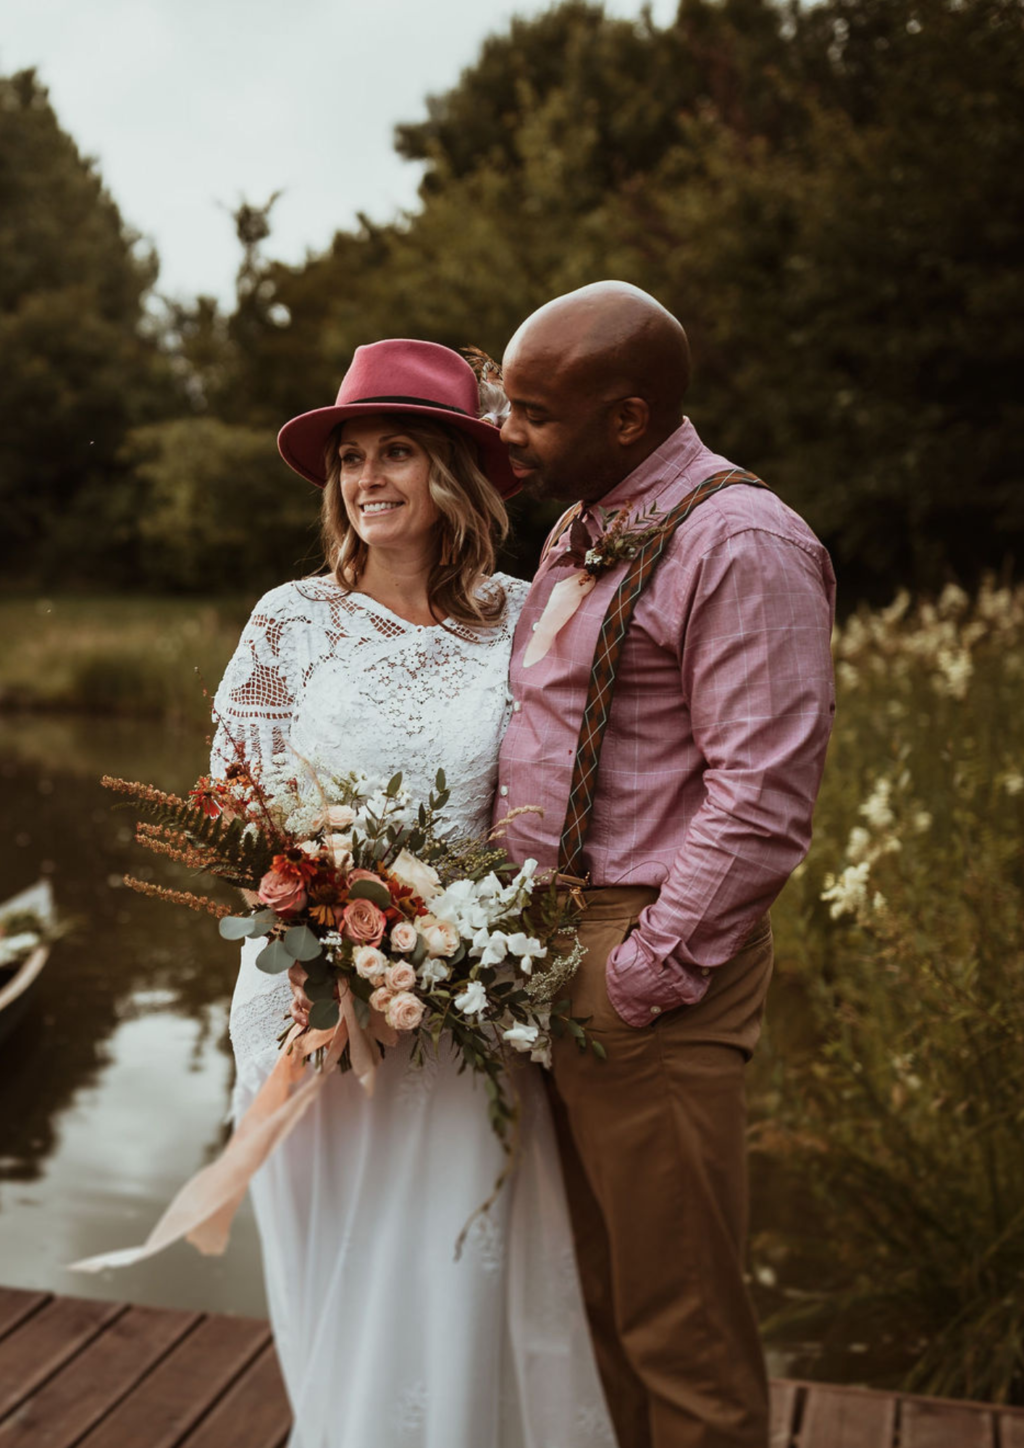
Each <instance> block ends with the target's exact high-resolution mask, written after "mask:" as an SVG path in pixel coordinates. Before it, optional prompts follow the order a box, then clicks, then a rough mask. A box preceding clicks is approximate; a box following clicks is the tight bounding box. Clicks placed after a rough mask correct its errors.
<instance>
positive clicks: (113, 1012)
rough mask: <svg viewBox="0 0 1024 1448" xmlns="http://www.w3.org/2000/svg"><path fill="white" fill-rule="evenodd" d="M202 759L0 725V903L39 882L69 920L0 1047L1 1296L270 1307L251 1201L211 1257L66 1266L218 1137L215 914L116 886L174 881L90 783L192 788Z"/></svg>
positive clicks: (121, 1232) (131, 1228)
mask: <svg viewBox="0 0 1024 1448" xmlns="http://www.w3.org/2000/svg"><path fill="white" fill-rule="evenodd" d="M205 754H206V746H205V743H204V740H203V737H202V735H201V734H198V733H194V734H183V735H177V734H174V733H170V732H168V731H167V730H166V729H164V728H163V727H162V726H160V725H154V724H152V723H137V722H131V723H125V722H120V721H117V722H112V721H110V720H102V721H97V720H91V719H69V718H49V717H39V718H31V719H29V718H15V719H6V720H0V788H2V799H3V808H2V819H3V829H2V831H0V880H2V881H3V887H2V889H0V894H2V895H3V897H5V898H6V896H7V895H9V894H13V893H14V892H15V890H16V889H20V888H21V887H22V886H23V885H27V884H30V883H31V882H32V881H34V880H36V879H38V878H39V877H40V876H41V875H45V876H48V877H49V878H50V879H51V881H52V883H53V887H54V893H55V896H56V900H57V906H58V909H59V911H60V912H61V914H62V915H63V916H64V917H66V918H67V917H70V918H71V919H72V920H73V922H74V928H73V930H72V932H71V933H70V934H69V935H68V936H67V937H66V938H64V939H62V940H60V941H58V942H57V944H56V945H55V946H54V947H53V950H52V952H51V954H50V959H49V962H48V963H47V966H46V969H45V970H44V971H43V974H42V976H41V977H40V979H39V981H38V982H37V984H36V986H35V988H34V991H33V994H32V997H31V1000H30V1003H29V1006H28V1009H27V1010H26V1012H25V1013H24V1014H22V1015H21V1016H20V1017H19V1020H18V1023H17V1026H16V1028H15V1030H14V1032H13V1034H11V1035H9V1036H7V1037H6V1038H5V1039H4V1040H3V1043H2V1046H0V1283H3V1284H4V1285H5V1286H11V1287H33V1288H46V1289H48V1290H50V1291H54V1292H62V1293H70V1294H75V1295H78V1296H86V1297H103V1298H116V1299H121V1300H129V1301H133V1302H145V1303H158V1304H162V1305H166V1306H174V1307H190V1308H206V1309H209V1310H216V1311H226V1312H239V1313H245V1314H255V1315H262V1314H263V1313H264V1312H265V1310H266V1308H265V1301H264V1296H263V1287H262V1280H261V1271H260V1263H259V1247H258V1242H257V1237H256V1231H255V1225H254V1223H253V1220H252V1216H251V1213H250V1211H249V1209H248V1206H247V1205H246V1206H245V1207H244V1208H243V1210H242V1211H241V1212H240V1214H239V1217H238V1218H237V1221H236V1225H235V1229H234V1232H233V1234H232V1240H231V1246H230V1249H229V1251H228V1252H227V1253H226V1255H225V1256H224V1257H223V1258H213V1259H210V1258H203V1257H200V1256H199V1255H198V1254H197V1253H196V1252H194V1251H193V1250H192V1248H190V1247H187V1246H185V1245H184V1244H181V1245H179V1246H177V1247H174V1248H172V1249H170V1250H169V1251H168V1252H166V1253H164V1254H163V1255H162V1256H160V1257H157V1258H154V1259H153V1260H151V1261H149V1262H143V1263H139V1264H138V1265H137V1266H135V1267H132V1268H129V1269H126V1270H121V1271H118V1272H116V1273H114V1272H108V1273H104V1274H102V1275H100V1276H87V1275H85V1274H81V1273H69V1272H67V1271H66V1270H65V1265H66V1264H67V1263H68V1262H73V1261H75V1260H76V1259H77V1258H79V1257H82V1256H87V1255H89V1254H92V1253H95V1252H99V1251H104V1250H107V1249H110V1248H113V1247H118V1246H130V1245H133V1244H134V1243H136V1242H140V1241H142V1240H143V1238H144V1237H145V1235H146V1233H147V1232H148V1230H149V1228H150V1226H151V1225H152V1223H153V1222H154V1221H155V1219H156V1217H157V1216H158V1215H159V1212H160V1210H161V1209H162V1207H163V1206H165V1205H166V1203H167V1202H168V1201H169V1200H170V1198H171V1196H173V1194H174V1192H175V1191H176V1189H177V1188H178V1186H180V1184H181V1182H182V1181H183V1180H184V1179H185V1178H186V1177H187V1176H189V1175H190V1174H191V1173H192V1172H193V1171H195V1170H196V1169H197V1168H198V1167H200V1166H201V1165H202V1164H203V1163H204V1161H207V1160H209V1159H210V1157H211V1156H213V1155H215V1154H216V1152H217V1151H218V1150H219V1148H220V1145H221V1143H222V1141H223V1139H224V1136H225V1131H226V1128H225V1125H224V1121H225V1116H226V1112H227V1109H228V1104H229V1097H230V1088H231V1079H232V1066H231V1057H230V1051H229V1048H228V1043H227V1008H228V1002H229V1000H230V996H231V988H232V983H233V977H234V972H235V969H236V957H235V953H234V949H233V947H231V946H229V945H227V944H226V943H225V942H224V941H222V940H220V938H219V937H218V935H217V930H216V924H215V922H214V921H213V920H212V919H211V917H209V916H206V915H193V914H192V913H191V912H189V911H186V910H182V909H180V908H176V907H173V906H169V905H164V904H163V903H162V902H160V901H154V900H149V899H146V898H144V897H143V896H140V895H137V894H135V893H134V892H133V891H131V890H128V889H126V888H125V887H124V885H123V884H122V881H121V877H122V875H123V874H124V873H125V871H131V872H132V873H134V874H144V873H145V872H146V870H147V868H153V867H155V868H156V869H157V870H158V872H159V877H160V878H161V879H164V880H167V879H169V872H168V871H167V870H161V869H159V866H160V863H161V862H157V861H155V860H154V859H153V857H147V856H146V855H145V854H144V853H143V852H142V851H141V850H139V849H138V848H137V847H136V846H135V845H134V843H133V833H134V832H133V828H132V825H133V819H134V815H133V814H132V812H131V811H130V810H121V809H118V808H114V807H113V806H114V805H115V804H116V800H115V796H113V795H112V794H110V793H109V792H108V791H107V790H105V789H103V788H102V787H101V786H100V784H99V779H100V776H101V775H103V774H113V775H120V776H123V777H127V778H129V779H146V780H151V781H154V782H158V783H159V784H161V786H163V787H165V788H169V789H177V788H183V787H187V785H188V784H189V783H191V782H192V780H194V779H195V777H196V775H197V774H198V773H200V772H201V770H202V768H203V761H204V755H205ZM151 861H152V865H151V864H150V862H151ZM175 883H178V882H177V881H175ZM8 886H9V888H8Z"/></svg>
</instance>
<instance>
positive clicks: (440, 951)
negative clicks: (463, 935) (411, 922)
mask: <svg viewBox="0 0 1024 1448" xmlns="http://www.w3.org/2000/svg"><path fill="white" fill-rule="evenodd" d="M416 929H417V930H418V931H419V932H420V934H421V935H422V936H423V939H424V940H425V941H426V944H427V954H428V955H433V956H439V955H440V956H446V957H447V956H449V955H454V954H455V952H456V951H457V950H458V948H459V932H458V930H457V929H456V928H455V926H454V925H453V924H452V923H451V921H450V920H437V919H435V918H434V916H433V915H421V916H420V918H419V920H417V922H416Z"/></svg>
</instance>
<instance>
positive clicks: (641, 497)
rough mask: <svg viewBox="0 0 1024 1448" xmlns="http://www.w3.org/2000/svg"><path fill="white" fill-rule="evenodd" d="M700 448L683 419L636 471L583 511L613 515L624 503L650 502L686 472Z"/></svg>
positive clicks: (691, 428) (693, 431)
mask: <svg viewBox="0 0 1024 1448" xmlns="http://www.w3.org/2000/svg"><path fill="white" fill-rule="evenodd" d="M702 446H703V444H702V443H701V440H700V438H699V437H698V436H697V429H696V428H695V427H694V425H693V423H692V422H691V421H690V419H689V418H688V417H684V418H683V421H682V423H681V424H680V426H679V427H677V428H676V430H675V432H673V433H671V434H670V435H669V436H668V437H667V438H666V439H665V441H664V442H663V443H662V444H661V445H660V446H659V447H656V448H655V449H654V451H653V452H652V453H651V454H650V455H649V456H648V457H645V458H644V460H643V462H642V463H641V464H640V465H639V467H635V468H634V469H633V471H632V472H631V473H630V474H629V476H628V477H625V478H623V479H622V481H621V482H620V483H616V484H615V486H614V488H612V490H611V492H609V493H605V495H604V497H603V498H596V499H595V500H594V502H593V503H592V504H590V505H589V506H588V507H587V509H586V511H587V512H591V511H592V510H593V509H594V508H595V507H600V508H604V509H606V510H607V511H609V512H616V511H617V510H618V509H620V508H622V507H624V506H625V505H626V504H627V503H629V504H640V503H650V502H653V501H654V499H655V498H657V497H658V495H659V493H662V492H663V491H664V490H665V488H667V487H668V486H669V484H670V483H674V482H675V481H676V479H677V478H679V477H681V476H682V475H683V473H685V472H686V470H687V468H689V467H690V465H691V464H692V463H693V462H694V461H695V459H696V457H697V454H698V453H699V452H700V450H701V447H702Z"/></svg>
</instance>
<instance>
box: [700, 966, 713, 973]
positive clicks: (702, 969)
mask: <svg viewBox="0 0 1024 1448" xmlns="http://www.w3.org/2000/svg"><path fill="white" fill-rule="evenodd" d="M700 973H701V975H710V974H711V971H710V970H709V968H708V967H707V966H706V965H702V966H701V968H700Z"/></svg>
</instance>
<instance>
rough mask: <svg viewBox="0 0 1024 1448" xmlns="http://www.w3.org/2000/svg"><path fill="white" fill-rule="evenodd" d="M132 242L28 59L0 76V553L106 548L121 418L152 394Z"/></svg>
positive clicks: (141, 281) (4, 558)
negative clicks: (25, 67) (27, 66)
mask: <svg viewBox="0 0 1024 1448" xmlns="http://www.w3.org/2000/svg"><path fill="white" fill-rule="evenodd" d="M155 274H156V261H155V258H154V257H153V256H152V255H150V254H145V253H140V251H139V248H138V242H137V238H136V237H135V236H134V235H133V234H132V233H131V232H129V231H128V230H127V229H126V227H125V226H124V224H123V222H122V220H121V216H120V214H119V212H118V210H117V207H116V206H115V205H114V203H113V201H112V200H111V198H110V197H109V195H108V194H107V193H106V191H105V190H104V188H103V185H102V182H101V180H100V178H99V176H98V174H97V172H96V169H95V167H94V165H93V163H92V162H90V161H89V160H86V159H84V158H83V157H82V156H81V155H80V154H79V152H78V150H77V148H76V147H75V145H74V142H73V141H72V140H71V139H70V137H69V136H67V135H66V134H65V133H64V132H63V131H62V130H61V128H60V126H59V125H58V122H57V118H56V116H55V115H54V112H53V110H52V108H51V106H50V104H49V101H48V99H47V93H46V91H45V89H44V88H43V87H42V86H41V85H40V83H39V81H38V80H37V78H36V76H35V73H34V72H33V71H23V72H20V73H19V74H17V75H14V76H12V77H10V78H3V77H0V355H2V356H3V359H4V366H3V369H2V371H0V508H2V510H3V518H4V527H3V529H2V530H0V567H3V568H4V570H5V573H6V576H8V577H10V576H11V575H12V574H18V573H24V571H25V569H26V567H34V568H36V569H40V568H43V567H50V568H53V567H72V566H75V565H76V564H81V563H83V562H84V561H85V558H86V557H87V556H92V557H93V559H94V561H95V559H96V558H98V557H100V556H104V557H106V558H107V560H108V561H109V560H110V558H111V556H112V555H115V554H116V551H117V545H116V544H115V543H113V542H112V538H111V534H112V533H113V532H116V531H117V526H118V525H117V522H116V515H117V513H118V510H119V504H120V502H123V498H120V499H119V497H118V494H119V492H120V491H123V485H124V484H125V481H126V478H125V473H124V469H123V467H121V466H120V465H119V463H118V460H117V458H118V450H119V448H120V446H121V443H122V441H123V438H124V435H125V432H126V431H127V429H128V428H129V427H130V426H131V425H133V424H134V423H136V422H139V421H142V420H143V419H145V418H146V417H148V416H152V415H154V414H155V413H156V412H157V411H159V409H160V407H161V406H163V405H165V404H164V401H163V398H162V396H161V384H162V383H163V382H165V381H166V376H165V374H164V372H163V369H162V364H161V361H160V357H159V352H158V349H157V346H156V343H155V341H154V340H153V339H152V338H151V337H150V336H148V335H147V330H146V326H145V323H144V317H143V299H144V297H145V294H146V292H147V290H148V288H149V287H150V286H151V284H152V282H153V279H154V277H155ZM123 541H124V539H123V537H122V543H123Z"/></svg>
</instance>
